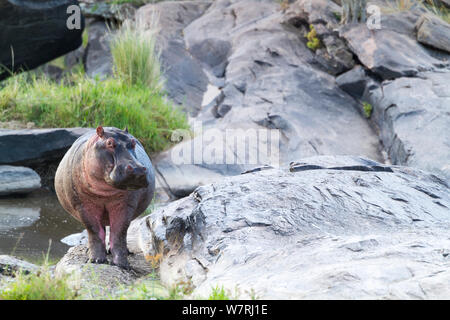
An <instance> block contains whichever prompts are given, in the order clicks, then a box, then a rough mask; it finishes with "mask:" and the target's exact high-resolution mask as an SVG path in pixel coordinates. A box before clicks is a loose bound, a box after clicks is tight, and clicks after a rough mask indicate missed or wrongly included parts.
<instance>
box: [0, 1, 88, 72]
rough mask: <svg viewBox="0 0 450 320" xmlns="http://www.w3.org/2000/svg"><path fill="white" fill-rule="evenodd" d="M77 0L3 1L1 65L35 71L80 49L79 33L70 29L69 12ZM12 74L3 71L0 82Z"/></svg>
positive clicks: (82, 19)
mask: <svg viewBox="0 0 450 320" xmlns="http://www.w3.org/2000/svg"><path fill="white" fill-rule="evenodd" d="M71 5H78V1H76V0H63V1H49V0H40V1H1V2H0V65H2V66H4V67H6V69H7V70H13V71H17V70H20V69H26V70H29V69H33V68H35V67H37V66H39V65H41V64H44V63H46V62H48V61H51V60H53V59H55V58H57V57H59V56H62V55H64V54H65V53H68V52H70V51H72V50H75V49H76V48H78V47H79V46H80V45H81V34H82V32H83V28H84V18H83V16H81V17H80V19H81V20H80V22H81V25H80V27H81V28H80V29H69V28H67V24H66V22H67V19H68V18H69V14H67V8H68V7H69V6H71ZM9 75H10V73H9V72H8V71H5V70H0V80H1V79H4V78H6V77H8V76H9Z"/></svg>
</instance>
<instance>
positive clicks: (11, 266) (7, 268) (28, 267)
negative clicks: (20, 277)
mask: <svg viewBox="0 0 450 320" xmlns="http://www.w3.org/2000/svg"><path fill="white" fill-rule="evenodd" d="M37 270H39V267H38V266H36V265H34V264H32V263H29V262H26V261H23V260H20V259H17V258H16V257H13V256H7V255H0V275H4V276H13V275H14V274H15V273H16V272H18V271H21V272H23V273H25V274H28V273H33V272H36V271H37Z"/></svg>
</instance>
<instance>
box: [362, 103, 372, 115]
mask: <svg viewBox="0 0 450 320" xmlns="http://www.w3.org/2000/svg"><path fill="white" fill-rule="evenodd" d="M363 110H364V115H365V116H366V118H370V116H371V115H372V111H373V108H372V105H371V104H370V103H368V102H363Z"/></svg>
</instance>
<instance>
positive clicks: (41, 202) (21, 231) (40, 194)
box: [0, 190, 83, 262]
mask: <svg viewBox="0 0 450 320" xmlns="http://www.w3.org/2000/svg"><path fill="white" fill-rule="evenodd" d="M82 230H83V226H82V225H81V223H80V222H78V221H77V220H75V219H74V218H72V216H71V215H69V214H68V213H67V212H66V211H64V209H63V208H62V207H61V205H60V204H59V202H58V199H57V197H56V194H55V193H53V192H51V191H45V190H39V191H37V192H33V193H31V194H29V195H28V196H24V197H13V198H11V197H8V198H0V254H8V255H14V256H17V257H19V258H22V259H25V260H28V261H31V262H42V261H43V256H44V255H45V254H46V253H47V251H48V250H49V241H50V240H51V244H50V251H49V260H50V261H53V262H54V261H56V260H59V259H60V258H61V257H62V256H63V255H64V254H65V253H66V252H67V250H68V249H69V248H70V247H69V246H67V245H66V244H64V243H62V242H61V241H60V240H61V239H62V238H64V237H65V236H68V235H70V234H72V233H76V232H80V231H82Z"/></svg>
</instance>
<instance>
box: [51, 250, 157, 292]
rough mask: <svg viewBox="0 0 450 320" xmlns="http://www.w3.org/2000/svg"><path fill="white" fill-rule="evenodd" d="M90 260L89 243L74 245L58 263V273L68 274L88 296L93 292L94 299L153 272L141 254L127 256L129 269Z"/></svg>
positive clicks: (75, 287) (74, 283) (78, 288)
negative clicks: (93, 262)
mask: <svg viewBox="0 0 450 320" xmlns="http://www.w3.org/2000/svg"><path fill="white" fill-rule="evenodd" d="M88 260H89V249H88V247H87V245H78V246H75V247H72V248H70V249H69V251H68V252H67V253H66V255H65V256H64V257H63V258H62V259H61V260H60V261H59V262H58V264H57V265H56V268H55V276H57V277H58V276H67V277H68V284H69V286H70V287H71V288H72V289H74V290H78V291H79V292H80V293H81V294H83V295H87V296H90V295H91V294H94V296H93V298H97V299H98V298H99V297H100V296H107V295H108V294H111V290H113V289H117V288H120V287H121V286H124V285H130V284H132V283H134V282H135V281H136V280H137V279H139V278H141V277H143V276H145V275H148V274H150V273H152V272H153V271H154V269H153V268H152V266H151V264H150V263H149V262H147V261H146V259H145V257H144V255H143V254H142V253H137V254H130V255H129V256H128V260H129V262H130V266H131V269H130V270H124V269H121V268H119V267H116V266H113V265H108V264H92V263H88Z"/></svg>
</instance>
